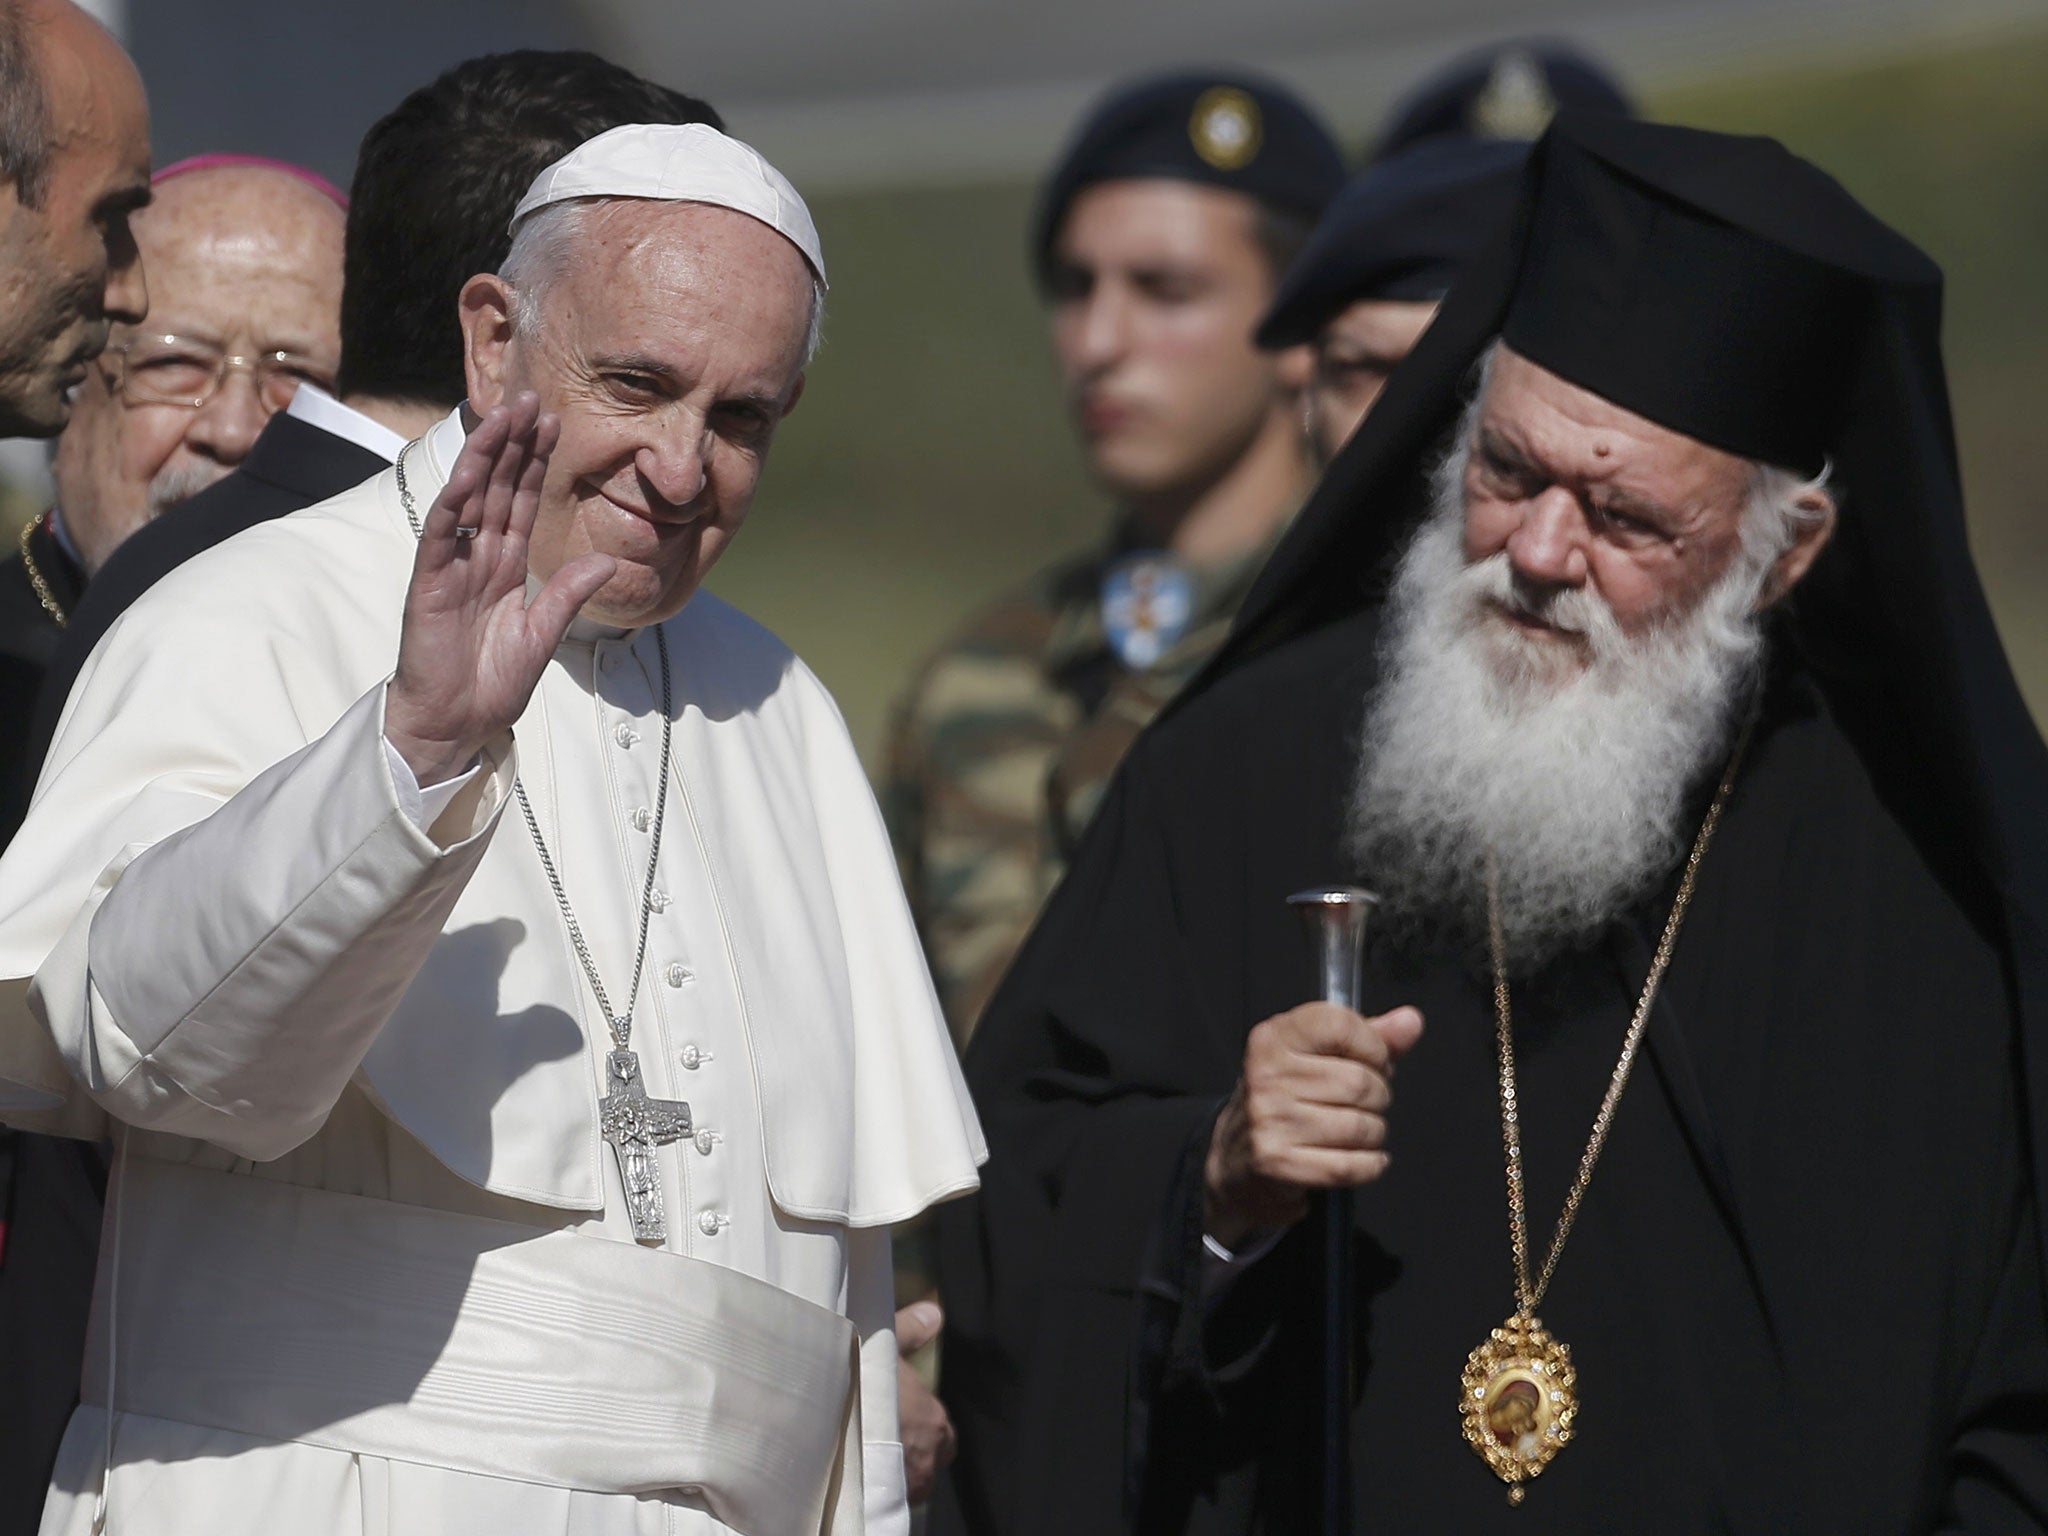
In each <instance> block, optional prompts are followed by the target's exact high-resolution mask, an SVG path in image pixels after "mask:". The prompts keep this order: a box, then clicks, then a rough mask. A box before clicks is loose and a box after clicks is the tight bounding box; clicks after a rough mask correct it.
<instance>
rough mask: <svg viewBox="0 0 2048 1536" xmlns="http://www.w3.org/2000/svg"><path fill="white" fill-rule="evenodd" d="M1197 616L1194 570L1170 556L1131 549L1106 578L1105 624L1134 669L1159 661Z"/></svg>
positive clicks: (1152, 664)
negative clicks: (1131, 552)
mask: <svg viewBox="0 0 2048 1536" xmlns="http://www.w3.org/2000/svg"><path fill="white" fill-rule="evenodd" d="M1194 616H1195V578H1194V575H1193V574H1192V573H1191V572H1190V571H1189V570H1188V569H1187V567H1186V566H1184V565H1182V564H1181V563H1180V562H1179V561H1177V560H1174V559H1171V558H1169V557H1168V556H1165V555H1132V556H1130V557H1129V558H1128V559H1124V560H1119V561H1118V562H1117V563H1116V564H1115V565H1113V566H1111V567H1110V568H1109V571H1108V573H1107V574H1106V575H1104V577H1103V578H1102V627H1103V628H1104V629H1105V630H1106V631H1108V633H1109V643H1110V645H1111V646H1113V647H1114V648H1115V650H1116V653H1117V655H1118V656H1120V657H1122V658H1123V663H1124V665H1125V666H1127V667H1129V668H1131V669H1132V670H1133V671H1137V672H1142V671H1144V670H1145V669H1146V668H1148V667H1151V666H1155V665H1157V664H1158V661H1159V658H1160V657H1162V656H1164V655H1165V654H1166V653H1167V652H1168V651H1170V650H1172V649H1173V648H1174V646H1175V645H1177V644H1179V643H1180V638H1181V636H1182V635H1185V634H1186V633H1187V632H1188V625H1189V624H1190V623H1191V622H1192V621H1193V619H1194Z"/></svg>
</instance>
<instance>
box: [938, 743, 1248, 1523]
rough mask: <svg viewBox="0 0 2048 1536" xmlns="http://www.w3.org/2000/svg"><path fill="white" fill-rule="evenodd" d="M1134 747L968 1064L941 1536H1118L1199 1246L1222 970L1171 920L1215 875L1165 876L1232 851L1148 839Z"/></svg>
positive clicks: (1232, 1062) (1146, 770) (1227, 1076)
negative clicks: (974, 1116)
mask: <svg viewBox="0 0 2048 1536" xmlns="http://www.w3.org/2000/svg"><path fill="white" fill-rule="evenodd" d="M1154 739H1156V738H1148V740H1147V741H1145V742H1141V743H1140V745H1139V747H1138V749H1137V751H1136V753H1135V754H1134V756H1133V758H1132V760H1131V761H1130V762H1129V763H1127V764H1126V766H1125V769H1124V771H1123V772H1122V773H1121V774H1120V775H1119V776H1118V779H1117V782H1116V785H1115V787H1114V789H1113V790H1112V792H1111V794H1110V796H1109V798H1108V799H1107V800H1106V801H1105V803H1104V805H1103V807H1102V810H1101V812H1100V814H1099V817H1098V820H1097V822H1096V825H1095V827H1094V828H1093V830H1092V831H1091V834H1090V836H1089V838H1088V839H1087V842H1086V844H1085V846H1084V849H1083V851H1082V855H1081V858H1080V860H1079V861H1078V862H1077V864H1076V865H1075V866H1074V868H1073V869H1072V871H1071V872H1070V873H1069V875H1068V878H1067V880H1066V882H1065V883H1064V884H1063V885H1062V887H1061V889H1060V891H1059V893H1058V894H1057V896H1056V897H1055V898H1054V900H1053V902H1052V904H1051V906H1050V907H1049V908H1048V910H1047V913H1046V915H1045V917H1044V919H1043V920H1042V922H1041V923H1040V925H1039V927H1038V929H1037V931H1036V932H1035V933H1034V935H1033V936H1032V939H1031V940H1030V942H1029V943H1028V944H1027V945H1026V947H1025V948H1024V950H1023V952H1022V953H1021V954H1020V955H1019V957H1018V960H1017V963H1016V965H1015V966H1014V967H1013V968H1012V970H1011V973H1010V975H1009V977H1008V978H1007V979H1006V981H1005V983H1004V985H1003V987H1002V988H1001V990H1000V991H999V992H998V994H997V996H996V998H995V1000H994V1001H993V1003H992V1004H991V1005H990V1009H989V1013H988V1015H987V1016H986V1017H985V1019H984V1020H983V1022H982V1026H981V1029H980V1030H979V1032H978V1033H977V1035H976V1037H975V1040H974V1044H973V1046H972V1048H971V1049H970V1051H969V1053H968V1064H967V1073H968V1079H969V1082H970V1084H971V1085H972V1087H973V1089H974V1094H975V1099H976V1102H977V1104H978V1106H979V1108H980V1110H981V1115H982V1121H983V1125H984V1127H985V1128H986V1130H987V1133H988V1137H989V1143H990V1149H991V1155H990V1159H989V1163H988V1165H987V1167H986V1169H985V1170H984V1174H983V1182H982V1188H981V1191H980V1193H979V1195H978V1196H976V1197H974V1198H973V1199H972V1200H970V1201H965V1202H958V1203H956V1204H954V1205H952V1206H949V1207H947V1208H945V1210H944V1212H943V1213H942V1217H941V1236H940V1255H941V1256H940V1280H941V1286H942V1288H943V1292H944V1296H945V1301H946V1308H947V1314H948V1320H947V1330H946V1338H945V1345H944V1379H943V1384H942V1385H943V1395H944V1396H945V1399H946V1402H947V1405H948V1407H949V1409H950V1410H951V1412H952V1413H953V1415H954V1418H955V1421H956V1423H957V1425H958V1428H959V1432H960V1447H961V1449H960V1458H959V1461H958V1463H957V1464H956V1467H955V1471H954V1475H953V1479H952V1482H953V1486H952V1487H951V1489H950V1490H948V1496H947V1498H946V1499H942V1507H944V1508H945V1510H946V1515H947V1518H946V1519H941V1520H940V1522H939V1528H940V1529H944V1528H946V1525H947V1523H948V1519H950V1520H951V1521H952V1522H955V1523H954V1527H953V1528H955V1529H964V1530H969V1531H973V1532H976V1533H1007V1532H1011V1531H1018V1532H1023V1531H1030V1532H1034V1533H1037V1532H1045V1531H1051V1530H1058V1531H1061V1532H1063V1533H1065V1536H1077V1533H1083V1532H1094V1531H1117V1530H1122V1529H1124V1528H1125V1522H1126V1519H1127V1514H1126V1508H1125V1499H1126V1486H1125V1485H1126V1480H1127V1475H1128V1472H1129V1467H1130V1462H1129V1456H1130V1452H1131V1451H1132V1450H1133V1449H1134V1448H1135V1445H1136V1444H1137V1443H1139V1442H1142V1440H1143V1439H1144V1438H1145V1435H1146V1429H1145V1426H1146V1418H1147V1410H1148V1407H1149V1404H1150V1400H1151V1398H1152V1395H1153V1392H1154V1389H1155V1387H1156V1375H1157V1370H1158V1369H1159V1368H1160V1367H1161V1366H1163V1364H1164V1355H1165V1352H1166V1349H1167V1347H1168V1343H1169V1339H1170V1336H1171V1334H1172V1332H1173V1329H1174V1327H1175V1321H1176V1319H1177V1318H1178V1316H1179V1315H1180V1308H1179V1304H1178V1303H1179V1296H1178V1291H1179V1279H1180V1277H1183V1276H1185V1275H1187V1274H1189V1273H1191V1266H1193V1265H1194V1263H1195V1262H1196V1258H1195V1255H1196V1253H1198V1252H1199V1248H1200V1237H1201V1234H1200V1225H1199V1223H1200V1204H1199V1199H1200V1184H1199V1178H1200V1160H1201V1151H1202V1149H1203V1148H1205V1147H1206V1145H1207V1141H1208V1133H1209V1128H1210V1126H1211V1125H1212V1124H1213V1122H1214V1119H1215V1116H1216V1113H1217V1110H1218V1109H1219V1107H1220V1106H1221V1104H1222V1101H1223V1099H1224V1097H1225V1096H1226V1095H1227V1094H1228V1092H1229V1090H1230V1087H1231V1085H1232V1083H1233V1082H1234V1081H1235V1080H1236V1076H1237V1070H1238V1063H1239V1059H1240V1055H1241V1050H1242V1041H1243V1038H1244V1034H1245V1031H1246V1028H1247V1025H1246V1023H1245V1022H1244V1020H1243V1018H1242V1015H1241V1013H1240V1012H1239V1011H1238V1009H1237V1007H1236V1004H1237V1000H1238V999H1239V998H1240V997H1241V994H1242V985H1241V978H1240V975H1239V973H1240V971H1241V967H1242V960H1241V956H1240V955H1239V954H1237V953H1235V952H1233V946H1232V945H1231V944H1229V943H1219V942H1217V938H1218V935H1217V933H1216V931H1215V930H1214V929H1213V927H1210V925H1211V924H1212V923H1213V921H1214V918H1215V917H1216V916H1217V915H1218V914H1216V913H1215V912H1214V910H1213V907H1212V909H1211V910H1210V911H1209V912H1205V913H1204V914H1202V915H1201V916H1200V917H1199V918H1198V919H1197V921H1199V922H1201V923H1202V924H1203V926H1204V927H1208V928H1210V931H1208V932H1203V933H1196V932H1191V931H1190V920H1189V914H1188V913H1187V911H1186V910H1185V905H1186V901H1187V899H1188V897H1189V894H1190V892H1191V890H1193V889H1197V888H1201V889H1205V890H1206V892H1207V893H1208V894H1207V895H1206V896H1205V897H1204V898H1201V899H1205V900H1211V901H1213V898H1214V895H1215V894H1216V886H1215V884H1214V882H1213V881H1212V880H1210V879H1208V878H1203V877H1207V876H1212V875H1213V874H1214V873H1215V871H1214V870H1212V869H1209V868H1207V867H1204V868H1203V869H1201V870H1199V871H1191V870H1188V869H1186V868H1184V867H1182V864H1181V862H1180V860H1181V859H1183V858H1186V857H1189V856H1191V854H1192V856H1193V857H1196V858H1198V859H1199V860H1200V861H1201V862H1202V863H1203V864H1204V866H1207V865H1208V864H1209V863H1211V862H1213V861H1215V860H1218V859H1222V860H1225V861H1227V860H1228V859H1229V858H1230V853H1229V852H1228V850H1227V848H1225V847H1221V846H1219V843H1221V844H1227V843H1228V842H1229V841H1230V840H1231V838H1232V835H1233V834H1232V831H1231V829H1229V828H1216V829H1214V832H1215V840H1209V839H1207V838H1205V839H1204V840H1203V841H1202V843H1201V844H1200V845H1199V846H1198V847H1197V848H1195V849H1193V850H1190V848H1189V847H1188V846H1187V845H1185V844H1176V843H1172V842H1170V841H1169V840H1168V838H1167V837H1166V835H1165V827H1164V824H1163V819H1162V816H1161V812H1160V807H1159V805H1158V804H1157V800H1156V797H1155V789H1154V783H1153V779H1152V777H1151V773H1150V763H1149V759H1150V758H1151V756H1152V753H1151V751H1150V750H1149V749H1150V748H1151V746H1152V743H1153V740H1154ZM1191 1179H1192V1181H1193V1182H1192V1183H1191V1182H1190V1180H1191ZM1190 1197H1192V1200H1193V1206H1192V1216H1190V1211H1189V1199H1190ZM1148 1296H1149V1297H1150V1300H1149V1301H1148V1300H1147V1298H1148ZM1148 1340H1149V1341H1150V1343H1151V1346H1152V1347H1151V1348H1149V1349H1147V1348H1146V1347H1145V1345H1146V1343H1147V1341H1148ZM1141 1357H1146V1358H1147V1367H1146V1370H1145V1371H1144V1372H1143V1373H1142V1374H1141V1372H1140V1370H1139V1365H1140V1360H1141ZM1148 1376H1149V1377H1153V1378H1155V1379H1150V1380H1148V1379H1145V1377H1148ZM1133 1409H1135V1410H1136V1411H1135V1412H1133V1411H1131V1410H1133Z"/></svg>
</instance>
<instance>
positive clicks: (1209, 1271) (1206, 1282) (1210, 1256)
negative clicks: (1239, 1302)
mask: <svg viewBox="0 0 2048 1536" xmlns="http://www.w3.org/2000/svg"><path fill="white" fill-rule="evenodd" d="M1286 1235H1287V1234H1286V1232H1285V1231H1284V1230H1283V1231H1279V1232H1265V1233H1259V1234H1255V1235H1254V1236H1252V1237H1250V1238H1248V1239H1246V1241H1245V1242H1244V1244H1243V1245H1242V1246H1241V1247H1238V1248H1226V1247H1224V1246H1223V1244H1222V1243H1220V1242H1218V1241H1217V1240H1216V1239H1215V1238H1213V1237H1211V1236H1210V1235H1209V1234H1208V1233H1206V1232H1204V1233H1203V1234H1202V1294H1203V1296H1205V1297H1209V1298H1213V1297H1214V1296H1215V1295H1216V1293H1217V1292H1219V1291H1221V1290H1222V1289H1223V1288H1224V1287H1225V1286H1227V1285H1229V1284H1230V1282H1231V1281H1233V1280H1235V1279H1236V1278H1237V1277H1238V1276H1239V1275H1241V1274H1243V1273H1244V1272H1245V1271H1246V1270H1247V1269H1249V1268H1251V1266H1252V1265H1254V1264H1256V1263H1258V1262H1259V1260H1261V1259H1263V1258H1264V1257H1265V1256H1266V1255H1267V1254H1269V1253H1271V1252H1272V1251H1273V1250H1274V1249H1275V1248H1276V1247H1278V1246H1279V1243H1280V1239H1281V1238H1283V1237H1285V1236H1286Z"/></svg>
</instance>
